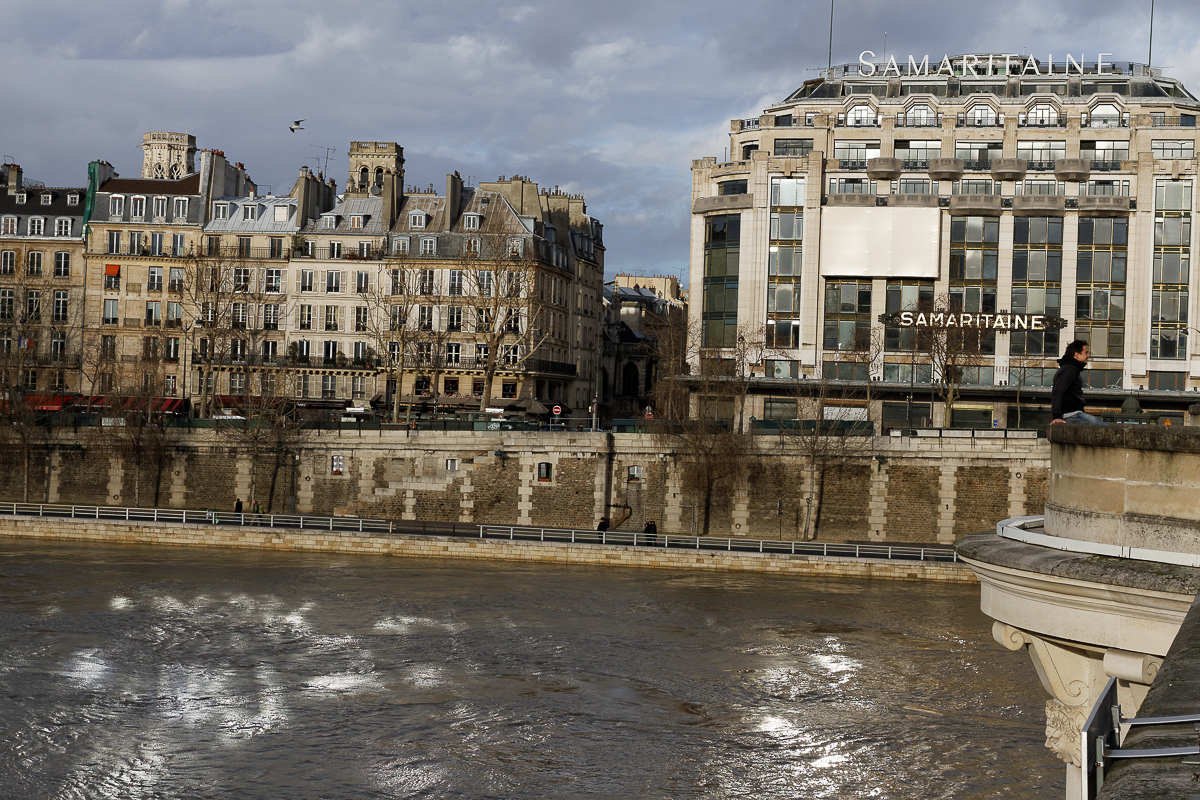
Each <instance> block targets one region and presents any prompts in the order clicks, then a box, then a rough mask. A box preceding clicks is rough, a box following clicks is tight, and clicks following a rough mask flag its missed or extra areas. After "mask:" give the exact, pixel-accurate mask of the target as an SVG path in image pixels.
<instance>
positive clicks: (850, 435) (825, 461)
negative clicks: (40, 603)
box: [790, 379, 875, 539]
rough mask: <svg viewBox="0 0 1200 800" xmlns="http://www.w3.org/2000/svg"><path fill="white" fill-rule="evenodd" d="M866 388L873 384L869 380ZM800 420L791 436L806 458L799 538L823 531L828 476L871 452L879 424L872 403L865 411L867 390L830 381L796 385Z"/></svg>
mask: <svg viewBox="0 0 1200 800" xmlns="http://www.w3.org/2000/svg"><path fill="white" fill-rule="evenodd" d="M867 386H868V387H869V386H870V382H869V381H868V383H867ZM795 392H796V418H797V420H798V421H799V427H798V428H797V429H795V431H794V433H793V435H792V436H791V437H790V438H792V440H793V442H794V444H795V446H796V447H797V448H798V449H799V451H800V454H801V455H802V456H803V457H804V461H805V470H806V473H807V475H806V481H805V487H804V502H805V508H806V511H805V514H804V521H803V526H802V530H801V538H804V539H815V538H817V535H818V533H819V530H818V527H819V524H820V519H821V507H822V504H823V502H824V499H825V477H826V474H827V472H828V471H829V469H830V468H833V467H838V466H842V465H845V464H848V463H851V462H854V461H856V460H859V459H861V458H863V457H864V456H866V455H868V454H869V453H870V452H871V448H872V445H873V438H872V437H873V436H874V433H875V425H874V423H873V422H872V421H871V419H870V401H869V400H867V401H866V409H865V412H866V413H861V412H860V411H859V409H862V404H863V401H864V398H868V397H869V394H868V390H867V389H860V388H858V387H857V386H855V385H853V384H841V383H838V382H833V381H830V380H827V379H822V380H815V381H797V384H796V387H795Z"/></svg>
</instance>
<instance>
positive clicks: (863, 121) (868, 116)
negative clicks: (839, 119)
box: [846, 105, 875, 127]
mask: <svg viewBox="0 0 1200 800" xmlns="http://www.w3.org/2000/svg"><path fill="white" fill-rule="evenodd" d="M846 124H847V125H849V126H851V127H873V126H874V125H875V109H873V108H871V107H870V106H867V105H857V106H854V107H853V108H851V109H850V111H849V112H848V113H847V114H846Z"/></svg>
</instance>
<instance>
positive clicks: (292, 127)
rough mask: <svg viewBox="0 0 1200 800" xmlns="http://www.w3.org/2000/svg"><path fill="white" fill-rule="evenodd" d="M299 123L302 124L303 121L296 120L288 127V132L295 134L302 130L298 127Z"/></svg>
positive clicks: (301, 127)
mask: <svg viewBox="0 0 1200 800" xmlns="http://www.w3.org/2000/svg"><path fill="white" fill-rule="evenodd" d="M301 122H304V120H302V119H298V120H296V121H295V122H293V123H292V124H291V125H288V130H289V131H291V132H292V133H295V132H296V131H302V130H304V128H303V126H301V125H300V123H301Z"/></svg>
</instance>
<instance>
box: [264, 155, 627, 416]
mask: <svg viewBox="0 0 1200 800" xmlns="http://www.w3.org/2000/svg"><path fill="white" fill-rule="evenodd" d="M349 157H350V167H349V177H348V181H347V184H346V191H345V192H344V194H343V195H342V197H341V199H340V200H339V201H338V203H337V204H336V205H335V206H334V207H332V208H330V209H329V210H327V211H325V212H323V213H322V214H320V215H319V216H317V217H315V218H314V219H312V220H310V221H308V222H306V224H305V225H304V226H303V227H302V228H301V229H300V231H299V233H298V236H297V247H296V249H295V250H294V251H293V254H292V258H291V261H290V264H289V268H290V272H291V276H290V280H289V285H290V286H291V287H292V291H293V296H292V302H291V304H290V310H289V314H288V333H287V339H288V345H287V346H288V352H289V353H290V354H292V356H294V357H295V364H296V368H297V369H298V371H299V377H298V378H297V379H296V394H297V398H298V402H302V403H303V402H306V401H307V402H310V403H311V404H312V405H315V406H319V405H321V402H317V401H322V402H324V403H325V404H328V405H331V406H334V407H338V408H341V407H344V406H345V405H346V401H349V402H350V403H352V404H353V406H355V407H360V408H361V407H365V406H367V405H373V406H374V407H375V408H376V409H378V410H386V409H390V410H393V411H400V409H403V410H404V412H405V413H407V412H408V411H409V410H416V411H426V412H429V411H434V410H438V411H454V410H464V411H465V410H470V409H477V408H479V407H480V406H481V404H482V405H486V406H487V407H504V406H508V405H511V404H513V403H514V402H517V401H521V402H523V403H524V404H525V407H526V408H532V409H536V408H537V405H536V403H544V404H546V405H550V404H554V403H557V404H560V405H564V406H567V407H568V408H574V409H581V408H586V407H587V406H588V404H589V403H590V400H591V398H592V396H593V395H594V394H595V392H596V382H595V373H596V370H597V369H598V366H599V318H600V313H601V303H600V294H601V285H602V280H603V274H604V245H603V237H602V226H601V225H600V223H599V222H598V221H596V220H594V219H593V218H592V217H590V216H588V215H587V212H586V207H585V205H584V201H583V198H581V197H576V196H571V195H566V194H562V193H558V192H555V191H541V190H539V188H538V186H537V184H535V183H533V182H532V181H529V180H527V179H524V178H517V177H514V178H511V179H507V180H503V179H502V180H499V181H494V182H484V183H482V184H480V185H479V186H478V187H472V186H466V185H465V184H464V182H463V180H462V178H461V177H460V176H459V175H458V174H457V173H456V174H452V175H448V176H447V177H446V191H445V194H442V195H439V194H437V193H436V192H434V191H433V190H432V187H431V188H430V189H427V190H418V189H413V188H407V189H406V187H405V181H404V156H403V149H402V148H400V147H399V146H398V145H397V144H396V143H395V142H352V143H351V145H350V151H349ZM489 377H490V378H491V380H492V384H493V385H492V386H491V388H490V392H489V388H488V386H487V383H488V379H489ZM485 395H486V396H487V398H488V400H487V402H486V403H482V401H483V398H484V396H485Z"/></svg>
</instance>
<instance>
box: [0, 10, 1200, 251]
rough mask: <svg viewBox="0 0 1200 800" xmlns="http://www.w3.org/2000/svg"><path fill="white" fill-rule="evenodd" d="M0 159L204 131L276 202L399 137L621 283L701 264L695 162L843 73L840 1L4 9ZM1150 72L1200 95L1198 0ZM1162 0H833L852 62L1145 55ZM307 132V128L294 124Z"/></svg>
mask: <svg viewBox="0 0 1200 800" xmlns="http://www.w3.org/2000/svg"><path fill="white" fill-rule="evenodd" d="M0 9H2V10H3V11H4V19H5V20H6V24H5V47H4V49H3V51H0V69H2V70H3V74H4V75H5V76H6V80H5V81H3V83H2V84H0V85H2V87H3V88H0V102H2V104H3V109H4V116H3V123H2V124H0V153H2V154H4V155H7V156H11V157H13V158H14V159H15V160H16V161H18V162H19V163H20V164H22V166H23V167H24V168H25V172H26V174H27V175H29V176H31V177H33V178H37V179H39V180H43V181H46V182H48V183H54V184H81V183H82V182H83V181H84V175H85V168H86V163H87V161H89V160H91V159H93V158H104V159H107V160H109V161H112V162H113V163H114V164H115V165H116V167H117V169H118V170H119V171H121V172H122V173H124V174H126V175H129V174H134V173H136V172H137V170H138V169H139V165H140V157H141V153H140V151H139V150H138V149H137V148H136V145H137V144H138V143H139V142H140V141H141V134H142V133H143V132H145V131H149V130H176V131H187V132H190V133H194V134H195V135H196V136H197V138H198V140H199V143H200V146H201V147H210V148H219V149H222V150H224V151H225V152H226V153H227V154H228V155H229V156H230V157H231V158H233V159H234V160H237V161H244V162H245V163H246V164H247V166H248V167H249V169H250V171H251V175H252V176H253V177H254V178H255V179H256V180H257V181H259V182H260V183H261V184H263V185H264V186H265V185H270V186H271V188H272V189H273V190H274V191H276V192H286V191H288V190H289V189H290V187H291V184H292V182H293V180H294V178H295V175H296V171H297V168H298V167H300V166H301V165H305V164H307V165H309V166H312V165H313V164H314V163H316V162H315V161H314V158H315V157H319V156H321V155H322V151H321V150H319V149H318V148H316V147H313V146H312V145H328V146H332V147H334V148H335V152H334V156H333V159H332V160H331V161H330V171H331V172H332V173H333V175H334V176H335V177H336V178H337V180H338V182H339V184H341V183H343V182H344V181H345V174H344V173H345V168H346V156H345V154H346V149H347V146H348V142H349V141H350V140H352V139H368V140H370V139H388V140H396V141H398V142H400V143H401V144H402V145H403V146H404V148H405V156H406V157H407V165H406V167H407V178H408V182H409V183H410V184H411V185H419V186H427V185H428V184H430V183H433V184H434V185H435V186H437V187H439V189H440V188H442V187H443V186H444V180H445V173H446V172H448V171H452V170H456V169H457V170H458V171H460V172H461V173H463V174H464V175H472V176H475V177H476V179H477V180H490V179H494V178H496V177H498V176H499V175H512V174H514V173H519V174H523V175H529V176H530V177H531V178H533V179H534V180H536V181H538V182H539V183H540V184H541V185H542V186H543V187H550V186H555V185H558V186H559V187H560V188H562V189H564V190H566V191H572V192H580V193H582V194H584V195H585V196H586V197H587V199H588V204H589V209H590V210H591V212H592V213H594V214H595V215H596V216H597V217H599V218H600V219H601V220H603V221H604V222H605V223H606V239H607V244H608V259H609V260H608V264H609V271H610V272H615V271H654V272H671V273H676V274H680V273H682V272H683V271H684V270H685V268H686V262H687V248H688V230H689V219H688V202H689V188H690V177H689V170H690V167H691V161H692V159H694V158H700V157H702V156H707V155H715V156H718V157H722V156H723V154H724V148H725V147H726V145H727V133H728V130H729V120H730V119H731V118H736V117H747V116H755V115H757V114H758V112H759V110H760V109H761V108H762V107H763V106H764V105H766V104H768V103H771V102H775V101H778V100H780V99H782V98H783V97H785V96H787V94H788V93H789V92H791V91H792V90H793V89H795V88H796V87H797V86H798V85H799V84H800V83H801V82H802V81H804V80H806V79H808V78H811V77H813V76H814V75H815V74H816V73H815V69H816V68H818V67H822V66H824V64H825V63H826V59H827V57H828V56H827V48H828V42H829V40H828V35H829V28H828V23H829V4H828V2H827V0H817V1H816V2H795V1H794V0H792V1H790V2H789V1H788V0H748V1H747V2H739V3H734V4H730V3H724V2H722V3H717V2H707V1H704V2H686V3H681V2H653V1H650V2H646V1H645V0H643V1H641V2H634V1H633V0H628V1H627V0H614V1H613V2H591V3H582V2H566V1H565V0H560V1H559V2H550V1H549V0H531V1H530V2H482V1H480V2H476V1H474V0H467V1H464V2H444V3H441V4H433V3H415V2H379V1H377V2H353V1H352V2H339V3H336V4H334V3H327V2H282V1H280V2H274V0H256V1H255V2H249V3H247V2H244V0H237V1H235V0H207V1H205V0H164V2H160V3H145V2H133V1H132V0H114V1H113V2H105V3H79V2H66V0H50V1H49V2H42V3H39V4H27V3H17V2H11V1H10V2H0ZM1156 10H1157V16H1156V24H1155V27H1156V45H1155V58H1154V62H1155V64H1157V65H1163V66H1164V67H1166V68H1168V71H1169V73H1170V74H1172V75H1174V76H1176V77H1179V78H1180V79H1182V80H1183V81H1184V82H1185V83H1186V84H1188V85H1190V86H1192V88H1193V89H1195V88H1196V87H1198V86H1200V76H1198V75H1197V74H1196V72H1197V67H1196V66H1195V65H1196V64H1197V63H1200V62H1198V61H1197V58H1196V56H1197V49H1198V48H1197V41H1196V33H1195V31H1197V30H1198V25H1197V23H1200V4H1197V3H1194V2H1190V0H1158V3H1157V9H1156ZM1148 12H1149V2H1148V0H1141V1H1139V0H1109V1H1099V2H1097V1H1095V0H1093V1H1091V2H1082V1H1081V2H1075V1H1074V0H1071V1H1069V2H1067V1H1061V0H1060V1H1059V2H1055V0H1041V1H1040V2H1033V1H1032V0H1009V2H1003V3H991V4H977V3H957V4H948V3H945V2H926V1H925V0H921V1H920V2H885V1H884V0H878V1H876V0H837V5H836V12H835V22H834V36H833V60H834V62H835V63H845V62H853V61H855V60H856V59H857V58H858V53H859V52H860V51H861V50H864V49H871V50H875V51H876V52H877V53H878V54H880V55H881V56H882V55H883V54H884V34H885V32H886V35H887V51H888V52H889V53H892V54H896V55H897V56H898V57H899V58H900V59H901V60H902V61H903V60H904V58H905V57H906V56H907V54H908V53H915V54H918V55H921V54H925V53H928V54H929V55H930V57H931V59H935V58H940V57H941V55H943V54H945V53H950V54H955V53H962V52H972V51H996V52H1026V51H1032V52H1033V53H1035V54H1037V55H1038V56H1040V57H1043V58H1044V57H1045V56H1046V55H1048V54H1050V53H1053V54H1055V56H1056V57H1058V58H1062V56H1063V55H1065V54H1066V53H1067V52H1070V53H1072V54H1074V55H1076V56H1078V55H1079V54H1080V53H1083V54H1086V55H1087V56H1088V58H1089V60H1090V59H1092V58H1094V57H1095V54H1096V53H1098V52H1101V51H1103V52H1109V53H1113V59H1115V60H1135V61H1143V60H1145V57H1146V43H1147V42H1146V40H1147V33H1148V24H1147V23H1148V16H1149V15H1148ZM299 117H306V118H307V122H306V123H305V124H306V126H307V129H306V130H304V131H302V132H300V133H297V134H291V133H289V132H288V131H287V125H288V123H289V122H290V121H291V120H293V119H296V118H299Z"/></svg>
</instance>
